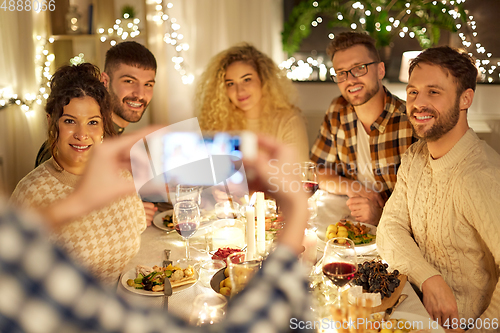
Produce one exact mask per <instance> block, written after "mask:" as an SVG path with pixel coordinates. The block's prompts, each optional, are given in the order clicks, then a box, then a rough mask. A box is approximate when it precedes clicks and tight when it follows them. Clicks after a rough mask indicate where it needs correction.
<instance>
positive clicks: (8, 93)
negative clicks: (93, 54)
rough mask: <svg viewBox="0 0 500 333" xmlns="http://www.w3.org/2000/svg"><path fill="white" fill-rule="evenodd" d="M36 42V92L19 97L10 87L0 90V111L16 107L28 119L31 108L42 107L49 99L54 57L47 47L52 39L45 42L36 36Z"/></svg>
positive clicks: (31, 113)
mask: <svg viewBox="0 0 500 333" xmlns="http://www.w3.org/2000/svg"><path fill="white" fill-rule="evenodd" d="M36 40H37V41H38V42H39V43H38V45H37V46H36V51H35V53H36V56H35V64H36V68H35V74H36V77H37V83H38V84H39V88H38V91H37V92H33V93H26V94H24V96H19V95H18V94H15V93H14V92H13V90H12V87H7V88H4V89H0V110H2V109H4V108H6V107H8V106H11V105H18V106H20V107H21V110H22V111H24V113H25V114H26V116H27V117H30V116H32V115H33V114H34V111H33V109H32V107H33V106H34V105H35V104H38V105H42V103H43V102H45V100H46V99H47V98H48V97H49V93H48V91H49V88H50V79H51V78H52V75H51V74H50V67H51V65H52V63H53V62H54V60H55V56H54V54H52V53H49V51H48V49H47V46H48V44H50V43H53V42H54V39H53V38H49V39H48V40H47V39H45V38H43V37H42V36H37V37H36Z"/></svg>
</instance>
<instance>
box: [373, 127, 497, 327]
mask: <svg viewBox="0 0 500 333" xmlns="http://www.w3.org/2000/svg"><path fill="white" fill-rule="evenodd" d="M377 246H378V250H379V252H380V254H381V255H382V257H383V258H384V259H385V260H386V261H387V262H388V263H389V264H390V265H391V266H392V267H394V268H397V269H398V270H400V271H401V272H402V273H404V274H407V275H408V276H409V277H410V281H412V282H413V283H415V284H416V285H418V286H420V287H421V286H422V283H423V282H424V281H425V280H426V279H428V278H430V277H432V276H434V275H442V277H443V278H444V280H445V281H446V283H447V284H448V285H449V286H450V287H451V289H452V290H453V292H454V294H455V298H456V300H457V304H458V313H459V316H460V318H466V319H468V318H478V317H481V318H482V319H483V320H484V318H490V320H492V319H494V318H497V319H496V320H499V319H500V282H499V276H500V269H499V265H500V155H498V154H497V153H496V152H495V151H494V150H493V149H492V148H491V147H489V146H488V145H487V144H485V143H484V142H483V141H481V140H479V139H478V137H477V136H476V134H475V133H474V132H473V131H472V130H471V129H469V130H468V131H467V132H466V133H465V135H464V136H463V137H462V138H461V139H460V141H459V142H458V143H457V144H456V145H455V146H454V147H453V148H452V149H451V150H450V151H449V152H448V153H447V154H446V155H445V156H443V157H441V158H439V159H437V160H433V159H432V158H431V157H430V154H429V151H428V150H427V145H426V143H425V142H423V141H419V142H417V143H415V144H414V145H412V146H411V147H410V148H409V149H408V151H407V152H406V153H405V154H404V156H403V160H402V163H401V167H400V169H399V171H398V179H397V183H396V187H395V190H394V193H393V194H392V196H391V197H390V199H389V201H388V202H387V204H386V206H385V209H384V213H383V215H382V218H381V220H380V225H379V227H378V230H377ZM471 331H473V332H476V331H478V332H479V331H480V330H474V329H473V330H471ZM494 331H495V330H491V329H490V330H489V331H488V330H486V331H485V332H494Z"/></svg>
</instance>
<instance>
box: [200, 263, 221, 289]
mask: <svg viewBox="0 0 500 333" xmlns="http://www.w3.org/2000/svg"><path fill="white" fill-rule="evenodd" d="M224 267H226V263H225V262H224V261H222V260H213V259H210V260H207V261H204V262H202V263H201V264H200V270H199V272H200V273H199V275H200V278H199V281H200V283H201V285H202V286H203V287H206V288H210V280H212V277H213V276H214V274H215V273H217V272H218V271H219V270H221V269H222V268H224Z"/></svg>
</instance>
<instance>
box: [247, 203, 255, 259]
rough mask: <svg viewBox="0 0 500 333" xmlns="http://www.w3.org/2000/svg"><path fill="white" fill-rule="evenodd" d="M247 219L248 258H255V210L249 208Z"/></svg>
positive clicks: (251, 207)
mask: <svg viewBox="0 0 500 333" xmlns="http://www.w3.org/2000/svg"><path fill="white" fill-rule="evenodd" d="M245 217H246V219H247V258H248V259H249V260H253V259H254V258H255V208H254V207H253V206H247V209H246V212H245Z"/></svg>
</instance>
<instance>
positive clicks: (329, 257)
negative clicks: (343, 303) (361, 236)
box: [321, 237, 358, 306]
mask: <svg viewBox="0 0 500 333" xmlns="http://www.w3.org/2000/svg"><path fill="white" fill-rule="evenodd" d="M321 265H322V268H323V274H324V275H325V276H326V277H327V278H329V279H330V280H331V281H332V282H333V284H335V285H336V286H337V294H338V305H339V306H340V299H341V297H340V296H341V289H342V287H344V286H345V285H346V284H347V283H348V282H349V281H350V280H352V279H353V278H354V275H355V274H356V271H357V270H358V264H357V257H356V250H355V247H354V242H353V241H352V240H350V239H348V238H344V237H334V238H332V239H330V240H329V241H328V242H327V243H326V246H325V254H324V256H323V261H322V263H321Z"/></svg>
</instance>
